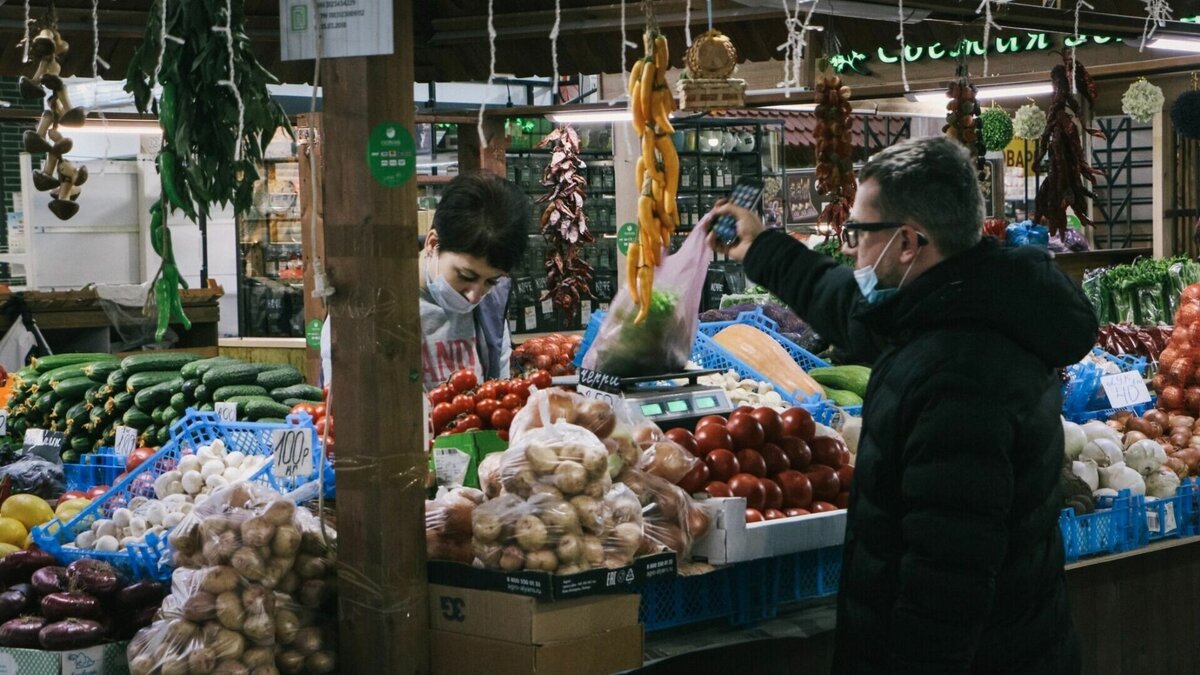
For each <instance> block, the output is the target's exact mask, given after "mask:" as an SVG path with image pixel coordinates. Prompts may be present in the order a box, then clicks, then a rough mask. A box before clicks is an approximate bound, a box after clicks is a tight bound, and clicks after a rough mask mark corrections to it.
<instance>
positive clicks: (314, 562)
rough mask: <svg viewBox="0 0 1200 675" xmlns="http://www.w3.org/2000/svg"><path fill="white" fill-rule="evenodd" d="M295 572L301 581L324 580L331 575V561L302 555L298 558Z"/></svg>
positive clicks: (305, 554)
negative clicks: (327, 575)
mask: <svg viewBox="0 0 1200 675" xmlns="http://www.w3.org/2000/svg"><path fill="white" fill-rule="evenodd" d="M295 570H296V574H298V575H299V576H300V578H301V579H324V578H325V575H326V574H328V573H329V561H328V560H326V559H325V558H322V557H320V556H315V555H309V554H307V553H301V554H300V555H298V556H296V565H295Z"/></svg>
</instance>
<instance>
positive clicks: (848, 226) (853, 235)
mask: <svg viewBox="0 0 1200 675" xmlns="http://www.w3.org/2000/svg"><path fill="white" fill-rule="evenodd" d="M897 227H904V223H893V222H887V221H881V222H878V223H860V222H859V221H857V220H847V221H846V222H844V223H842V232H841V234H839V235H838V237H839V238H840V239H841V241H842V243H843V244H845V245H846V246H847V247H849V248H858V233H859V232H860V231H862V232H879V231H880V230H891V229H894V228H897Z"/></svg>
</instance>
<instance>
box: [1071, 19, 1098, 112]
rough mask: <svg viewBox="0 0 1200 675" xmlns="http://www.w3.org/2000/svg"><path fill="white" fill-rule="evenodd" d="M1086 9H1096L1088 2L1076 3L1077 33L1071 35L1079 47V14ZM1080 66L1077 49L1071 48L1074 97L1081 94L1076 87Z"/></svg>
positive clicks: (1072, 93) (1072, 92)
mask: <svg viewBox="0 0 1200 675" xmlns="http://www.w3.org/2000/svg"><path fill="white" fill-rule="evenodd" d="M1084 7H1087V8H1088V9H1096V8H1095V7H1093V6H1092V4H1091V3H1090V2H1088V1H1087V0H1077V1H1076V3H1075V32H1073V33H1072V34H1071V35H1072V37H1074V38H1075V43H1076V44H1077V45H1078V44H1079V12H1080V11H1081V10H1083V8H1084ZM1078 66H1079V59H1077V58H1075V47H1071V95H1072V96H1074V95H1075V94H1078V93H1079V87H1078V86H1076V81H1075V71H1076V68H1077V67H1078Z"/></svg>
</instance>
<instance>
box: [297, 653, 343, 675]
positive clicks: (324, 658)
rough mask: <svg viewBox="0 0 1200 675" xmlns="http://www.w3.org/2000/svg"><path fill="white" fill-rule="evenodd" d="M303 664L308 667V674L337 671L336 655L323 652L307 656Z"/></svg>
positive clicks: (318, 674)
mask: <svg viewBox="0 0 1200 675" xmlns="http://www.w3.org/2000/svg"><path fill="white" fill-rule="evenodd" d="M304 664H305V665H306V666H307V667H308V672H310V673H316V675H325V674H326V673H333V672H336V671H337V653H336V652H333V651H329V650H325V651H320V652H317V653H316V654H309V655H308V659H306V660H305V662H304Z"/></svg>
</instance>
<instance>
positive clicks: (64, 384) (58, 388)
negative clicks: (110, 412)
mask: <svg viewBox="0 0 1200 675" xmlns="http://www.w3.org/2000/svg"><path fill="white" fill-rule="evenodd" d="M94 384H95V382H92V381H91V380H89V379H88V378H86V377H83V376H80V377H72V378H71V379H69V380H59V381H58V382H55V383H54V385H53V389H54V393H55V394H58V396H59V398H61V399H63V400H67V401H79V400H82V399H83V397H84V396H86V395H87V390H88V389H90V388H91V387H92V385H94Z"/></svg>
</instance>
